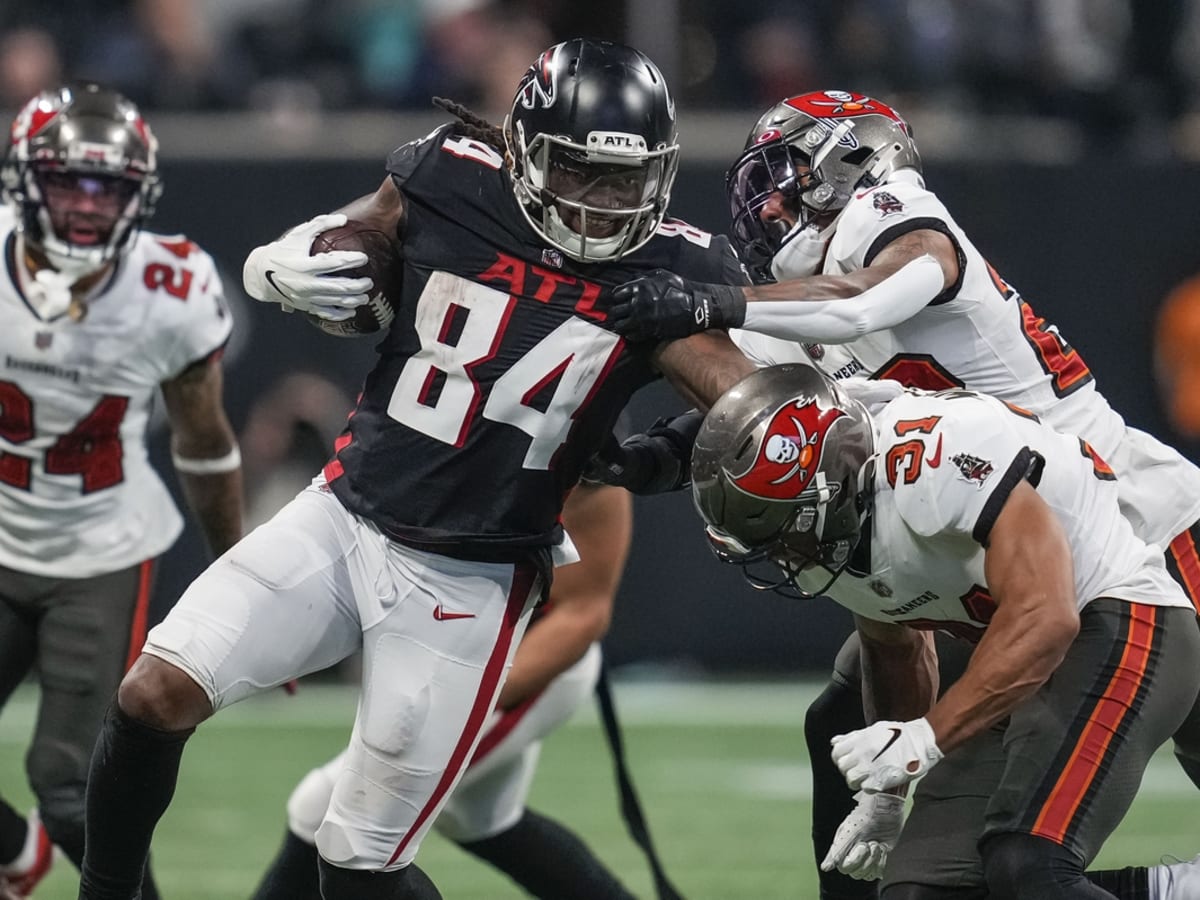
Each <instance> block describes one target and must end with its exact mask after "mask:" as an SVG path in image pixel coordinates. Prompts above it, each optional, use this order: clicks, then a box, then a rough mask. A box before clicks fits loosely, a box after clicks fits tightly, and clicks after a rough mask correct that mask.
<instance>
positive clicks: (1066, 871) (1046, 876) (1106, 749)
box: [692, 365, 1200, 900]
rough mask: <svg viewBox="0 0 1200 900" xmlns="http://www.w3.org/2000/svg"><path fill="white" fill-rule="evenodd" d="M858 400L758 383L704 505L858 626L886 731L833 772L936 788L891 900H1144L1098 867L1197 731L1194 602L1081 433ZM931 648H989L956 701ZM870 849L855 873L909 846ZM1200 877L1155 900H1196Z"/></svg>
mask: <svg viewBox="0 0 1200 900" xmlns="http://www.w3.org/2000/svg"><path fill="white" fill-rule="evenodd" d="M842 384H843V386H844V388H845V390H843V389H842V387H839V386H838V384H837V383H835V382H834V381H832V380H831V379H829V378H827V377H825V376H824V375H822V374H821V373H819V372H818V371H817V370H816V369H814V368H812V367H811V366H807V365H781V366H773V367H768V368H764V369H760V370H759V371H758V372H756V373H754V374H753V375H751V376H750V377H748V378H745V379H743V380H742V381H741V382H739V383H738V384H737V385H736V386H735V387H734V388H733V389H732V390H730V391H729V392H728V393H727V394H726V395H725V396H724V397H723V398H721V399H720V400H719V401H718V402H717V403H715V404H714V405H713V407H712V409H711V410H710V411H709V413H708V416H707V417H706V418H705V421H704V424H703V425H702V426H701V428H700V431H699V434H698V435H697V438H696V445H695V452H694V456H693V465H692V478H693V496H694V499H695V502H696V507H697V509H698V510H699V511H700V514H701V515H702V516H703V517H704V520H705V522H706V523H707V525H708V535H709V537H710V540H711V542H712V546H713V548H714V550H715V551H716V553H717V555H718V556H719V557H721V558H722V559H724V560H725V561H727V562H732V563H736V564H739V565H743V566H747V565H750V564H753V563H755V562H759V561H762V562H767V563H769V564H770V565H771V566H772V568H774V569H775V570H776V571H777V572H779V571H780V570H782V571H781V574H780V575H779V577H777V578H776V579H775V582H776V583H777V584H779V585H780V586H783V585H784V584H786V586H787V587H789V588H790V589H792V590H794V592H795V593H796V594H797V595H799V596H800V597H802V598H805V599H811V598H813V597H815V596H817V595H825V596H829V597H832V598H833V599H834V600H836V601H837V602H838V603H840V604H842V605H843V606H846V607H847V608H849V609H851V610H852V611H853V612H854V614H855V619H856V622H857V626H858V632H859V635H860V637H861V640H862V658H863V673H864V674H863V688H864V705H865V707H866V708H867V710H868V713H869V718H870V719H871V720H872V724H870V725H868V726H866V727H865V728H862V729H859V730H855V731H852V732H850V733H847V734H841V735H837V736H835V737H834V738H833V760H834V762H835V763H836V765H837V767H838V768H839V770H840V771H841V773H842V774H843V775H844V776H845V777H846V781H847V783H848V784H849V786H850V788H852V789H854V790H860V791H861V792H862V794H861V797H862V798H863V802H864V803H872V804H874V803H876V802H881V801H883V800H885V799H886V800H890V801H892V802H893V804H894V805H897V806H898V805H901V801H900V799H899V798H898V797H886V795H885V794H884V792H889V791H897V790H901V789H903V788H904V787H905V786H906V785H907V784H908V783H909V782H912V781H914V780H915V779H917V778H921V776H925V777H924V779H923V780H922V781H921V783H920V786H919V787H918V788H917V791H916V793H915V796H914V802H913V807H912V811H911V814H910V815H909V818H908V820H907V822H905V823H904V829H903V831H902V832H901V833H900V836H899V841H898V842H897V843H896V845H895V851H894V853H892V854H891V855H890V857H889V858H888V865H887V868H886V870H885V871H884V873H883V876H884V881H883V897H884V898H886V900H896V898H911V900H915V898H930V897H950V896H955V897H978V896H982V894H981V893H980V891H981V890H982V889H984V888H986V890H987V892H988V893H987V895H988V896H989V897H996V898H1049V897H1063V898H1066V897H1079V898H1084V897H1088V898H1091V897H1096V898H1099V897H1110V898H1111V897H1113V896H1119V897H1124V898H1130V900H1132V898H1144V897H1146V896H1147V894H1146V893H1145V889H1146V885H1145V883H1144V880H1143V882H1142V883H1141V884H1137V883H1136V882H1134V883H1132V884H1131V883H1129V882H1128V881H1127V882H1124V883H1123V882H1120V881H1119V878H1120V877H1121V876H1122V874H1123V873H1102V875H1101V876H1100V877H1101V880H1102V881H1103V883H1104V884H1105V887H1104V888H1101V887H1099V886H1098V885H1097V884H1096V883H1094V882H1093V881H1089V879H1088V878H1087V877H1086V876H1085V875H1084V873H1083V869H1084V866H1086V864H1087V863H1088V862H1090V861H1091V860H1092V859H1093V858H1095V855H1096V853H1097V852H1098V851H1099V849H1100V847H1101V845H1102V844H1103V842H1104V840H1105V839H1106V838H1107V836H1108V835H1109V834H1110V833H1111V832H1112V831H1113V829H1115V828H1116V826H1117V824H1118V823H1119V822H1120V820H1121V818H1122V817H1123V815H1124V814H1125V812H1126V810H1127V809H1128V807H1129V805H1130V803H1131V802H1132V800H1133V797H1134V795H1135V793H1136V791H1137V787H1138V784H1139V783H1140V781H1141V777H1142V773H1143V771H1144V770H1145V767H1146V765H1147V763H1148V762H1149V760H1150V757H1151V756H1152V755H1153V753H1154V751H1155V750H1156V749H1157V748H1158V747H1159V745H1161V744H1162V743H1163V742H1164V741H1166V740H1167V739H1168V738H1170V737H1171V736H1172V735H1175V734H1178V733H1180V731H1181V728H1180V726H1181V725H1183V724H1184V723H1188V724H1189V725H1190V726H1191V728H1192V733H1193V734H1195V733H1196V731H1195V729H1196V727H1197V721H1196V720H1197V719H1198V718H1200V699H1198V697H1200V622H1198V621H1197V618H1196V615H1195V609H1194V607H1193V606H1192V604H1191V601H1190V599H1189V598H1188V597H1187V596H1186V595H1185V594H1184V592H1183V590H1182V589H1181V588H1180V587H1179V585H1178V584H1177V583H1176V582H1175V581H1173V580H1172V578H1171V576H1170V575H1169V574H1168V573H1167V570H1166V568H1165V566H1164V565H1163V561H1162V557H1161V554H1160V553H1159V550H1158V548H1156V547H1152V546H1150V545H1147V544H1146V543H1144V542H1143V541H1141V540H1140V539H1138V537H1137V536H1136V535H1135V534H1134V532H1133V528H1132V526H1131V525H1130V523H1129V521H1128V520H1127V519H1126V518H1125V517H1124V516H1123V515H1122V513H1121V509H1120V506H1119V503H1118V488H1117V480H1116V477H1115V476H1114V474H1113V471H1112V469H1111V468H1110V467H1109V466H1108V465H1107V463H1106V462H1105V461H1104V460H1103V458H1102V457H1101V456H1100V455H1099V454H1097V453H1096V451H1095V450H1094V449H1093V448H1092V447H1091V446H1090V445H1089V444H1088V443H1087V442H1086V441H1085V440H1083V439H1082V438H1079V437H1076V436H1074V435H1067V434H1063V433H1061V432H1058V431H1055V430H1054V429H1052V428H1050V427H1048V426H1046V425H1045V424H1043V423H1041V422H1039V421H1038V420H1037V417H1036V416H1034V415H1033V414H1032V413H1030V412H1028V411H1026V410H1023V409H1019V408H1017V407H1014V406H1012V405H1010V404H1006V403H1004V402H1003V401H1000V400H997V399H995V398H992V397H988V396H985V395H982V394H976V393H972V392H968V391H964V390H960V389H956V390H949V391H943V392H939V393H928V392H924V391H913V390H908V389H905V388H903V387H901V386H900V385H899V384H897V383H896V382H893V381H880V382H869V381H865V380H862V379H857V380H851V381H847V382H843V383H842ZM855 398H858V399H855ZM868 407H869V410H870V411H869V412H868ZM933 629H938V630H943V631H947V632H950V633H952V634H954V635H955V636H957V637H959V638H961V639H964V640H966V641H968V642H971V643H972V644H974V651H973V652H972V654H971V656H970V660H969V662H968V664H967V666H966V669H965V671H964V673H963V674H962V676H961V677H960V678H959V679H958V680H957V681H956V682H955V683H954V684H953V685H952V686H950V687H949V688H948V689H947V690H946V691H945V693H944V694H942V696H941V697H940V698H938V697H937V696H936V691H937V680H938V675H937V661H936V659H935V657H934V654H933V651H932V645H931V643H930V642H929V641H928V640H927V638H928V636H929V635H928V632H929V631H930V630H933ZM1191 749H1192V750H1197V749H1200V748H1197V747H1192V748H1191ZM927 773H928V774H927ZM897 827H898V817H897ZM869 836H870V838H871V839H865V838H864V837H863V835H862V834H861V833H860V835H858V838H859V840H858V841H857V843H858V844H859V845H860V846H858V847H856V848H855V849H856V850H857V851H858V852H857V854H856V856H857V857H858V858H857V859H856V860H854V865H855V866H857V865H864V864H865V865H864V867H865V868H867V869H870V868H873V866H872V865H871V863H872V857H873V855H874V854H875V853H876V852H877V851H878V850H879V849H880V848H879V847H878V846H876V845H877V844H880V843H882V844H883V845H885V850H886V845H888V844H890V843H891V842H892V841H893V840H894V839H895V836H894V834H889V835H885V834H882V833H881V832H880V831H879V830H874V832H873V833H870V834H869ZM841 837H842V835H839V838H841ZM852 843H854V842H853V841H852ZM842 849H843V850H845V849H848V848H847V847H843V848H842ZM1197 860H1198V862H1194V863H1192V864H1188V863H1183V864H1180V865H1179V866H1178V867H1170V868H1169V869H1168V867H1162V868H1163V870H1164V876H1163V877H1164V880H1163V882H1162V883H1160V884H1156V885H1154V886H1153V887H1152V888H1151V893H1150V896H1154V897H1156V900H1167V898H1173V900H1183V898H1187V897H1195V896H1197V895H1196V893H1194V892H1195V890H1196V889H1197V888H1200V857H1198V858H1197ZM1124 874H1128V873H1124ZM1104 879H1108V880H1104ZM1167 888H1170V889H1167Z"/></svg>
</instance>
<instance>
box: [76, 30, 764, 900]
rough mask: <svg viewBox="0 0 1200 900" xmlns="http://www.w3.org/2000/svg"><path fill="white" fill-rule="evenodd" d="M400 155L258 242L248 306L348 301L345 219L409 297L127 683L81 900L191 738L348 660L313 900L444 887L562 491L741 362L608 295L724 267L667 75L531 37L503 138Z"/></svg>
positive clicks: (589, 45)
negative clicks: (460, 787)
mask: <svg viewBox="0 0 1200 900" xmlns="http://www.w3.org/2000/svg"><path fill="white" fill-rule="evenodd" d="M461 115H465V116H466V119H464V120H463V121H460V122H458V123H451V124H448V125H444V126H442V127H440V128H438V129H437V130H435V131H434V132H433V133H431V134H430V135H428V136H426V137H424V138H421V139H420V140H416V141H413V142H411V143H408V144H405V145H404V146H402V147H400V148H399V149H398V150H396V151H395V152H393V153H392V155H391V157H390V158H389V160H388V166H387V168H388V176H387V178H386V179H385V180H384V182H383V184H382V185H381V186H380V188H379V189H378V190H377V191H376V193H375V194H373V195H370V196H368V197H365V198H362V199H361V200H359V201H355V202H354V203H351V204H349V205H348V206H347V207H345V208H344V209H343V210H342V211H341V214H338V215H333V216H325V217H319V218H318V219H316V220H314V221H312V222H309V223H305V224H304V225H301V226H298V227H297V228H295V229H293V230H292V231H290V232H289V233H288V234H286V235H285V236H284V237H282V238H281V239H279V240H277V241H274V242H272V243H270V244H267V245H265V246H263V247H260V248H257V249H256V250H254V251H253V252H252V253H251V254H250V256H249V258H248V259H247V261H246V266H245V271H244V279H245V282H246V287H247V290H248V291H249V293H250V294H251V295H252V296H254V297H256V298H259V299H262V300H264V301H267V302H274V303H280V304H286V305H288V306H290V307H292V308H295V309H299V310H301V311H303V312H309V313H313V314H316V315H320V316H325V317H327V318H346V317H347V316H348V315H350V314H352V312H353V309H354V308H355V307H356V306H358V305H360V304H362V303H364V302H366V299H367V298H366V291H368V290H370V289H371V287H372V285H371V284H370V279H369V278H368V279H359V278H347V277H343V276H338V275H337V274H336V273H337V271H338V270H339V269H343V268H353V267H355V266H359V265H361V264H362V263H363V262H364V261H365V259H364V254H361V253H357V252H354V251H333V252H331V253H330V254H329V255H325V254H317V255H316V256H310V255H309V252H308V251H309V248H310V245H311V243H312V239H313V237H314V236H315V235H316V234H318V233H320V232H321V231H323V230H326V229H328V228H330V227H334V226H335V225H340V224H342V223H343V222H344V221H345V218H346V217H349V218H352V219H354V220H357V221H362V222H366V223H370V224H374V225H376V226H377V227H380V228H381V229H383V230H384V231H385V232H386V233H389V234H395V235H396V238H397V240H398V241H399V243H400V245H401V248H402V252H403V261H402V264H403V278H402V279H401V283H402V285H403V288H402V296H401V297H400V299H399V302H398V303H397V304H396V305H397V307H398V311H397V315H396V317H395V319H394V320H393V321H392V323H391V325H390V326H389V330H388V332H387V334H386V336H385V337H384V338H383V340H382V342H381V343H380V345H379V348H378V350H379V354H380V355H379V360H378V362H377V364H376V366H375V368H374V369H373V370H372V372H371V373H370V374H369V375H368V377H367V379H366V383H365V386H364V389H363V393H362V396H361V399H360V401H359V404H358V407H357V409H356V410H355V412H354V414H353V415H352V416H351V418H350V421H349V423H348V425H347V429H346V431H345V432H344V433H343V434H342V436H341V437H340V438H339V439H338V441H337V442H336V447H335V451H336V455H335V457H334V459H333V460H331V461H330V463H329V464H328V465H327V466H326V467H325V469H324V471H323V473H322V474H321V475H320V477H318V478H317V479H316V480H315V481H314V483H313V484H312V486H311V487H310V488H309V489H307V490H305V491H304V492H302V493H301V494H300V496H298V497H297V498H296V499H295V500H294V501H292V502H291V503H290V504H289V505H288V506H286V507H284V509H283V510H282V511H281V512H280V513H279V514H278V515H277V516H276V517H275V518H274V519H272V520H271V521H270V522H268V523H267V524H266V525H264V526H261V527H260V528H258V529H256V530H255V531H254V532H252V533H251V534H250V535H249V536H248V537H247V538H246V539H245V540H243V541H242V542H241V543H239V544H238V546H237V547H236V548H235V549H234V550H233V551H231V552H230V553H229V554H227V555H226V556H225V557H224V558H223V559H221V560H219V561H218V562H217V563H216V564H214V565H213V566H212V567H210V568H209V569H208V571H207V572H205V573H204V574H203V575H201V577H200V578H199V579H198V580H197V581H196V582H195V583H194V584H193V585H192V586H191V587H190V588H189V589H188V591H187V592H186V593H185V594H184V596H183V598H182V599H181V600H180V602H179V604H178V605H177V606H176V607H175V608H174V610H172V612H171V614H170V615H169V616H168V617H167V619H166V621H165V622H164V623H163V624H162V625H160V626H159V627H158V628H156V629H155V630H154V631H153V632H152V633H151V635H150V637H149V639H148V642H147V645H146V649H145V651H144V652H143V654H142V656H141V658H140V659H139V660H138V662H137V663H136V664H135V665H134V667H133V669H132V670H131V671H130V673H129V675H128V676H126V678H125V680H124V681H123V682H122V685H121V689H120V692H119V696H118V702H117V703H116V704H115V705H114V706H113V707H112V708H111V710H110V712H109V714H108V717H107V719H106V723H105V727H104V730H103V732H102V734H101V737H100V740H99V742H98V745H97V751H96V754H95V757H94V760H93V766H92V770H91V777H90V780H89V789H88V802H87V813H88V829H87V855H86V858H85V860H84V867H83V879H82V886H81V891H80V896H81V898H86V900H112V898H123V900H131V898H133V897H134V896H135V895H136V891H137V884H138V881H139V878H140V872H141V869H142V866H143V864H144V862H145V858H146V854H147V851H148V848H149V844H150V838H151V834H152V832H153V828H154V825H155V823H156V822H157V820H158V818H159V817H160V816H161V814H162V812H163V810H165V808H166V806H167V804H168V803H169V800H170V796H171V792H172V790H173V788H174V784H175V779H176V777H177V773H178V766H179V760H180V755H181V754H182V750H183V745H184V742H185V741H186V739H187V737H188V736H189V735H190V734H191V731H192V729H193V728H194V727H195V726H196V725H197V724H198V723H199V722H201V721H202V720H204V719H205V718H207V717H208V716H209V715H211V714H212V713H213V712H214V711H215V710H217V709H220V708H221V707H223V706H227V705H229V704H231V703H234V702H236V701H237V700H239V699H241V698H243V697H245V696H248V695H249V694H252V693H255V692H256V691H260V690H262V689H264V688H267V687H270V686H272V685H277V684H281V683H283V682H285V681H287V680H288V679H290V678H293V677H295V676H297V675H301V674H304V673H306V672H311V671H314V670H316V669H321V668H324V667H326V666H328V665H331V664H332V663H335V662H337V661H338V660H340V659H342V658H344V657H346V656H347V655H349V654H350V653H352V652H353V651H355V650H357V649H359V648H360V647H361V649H362V651H363V657H364V671H363V689H362V699H361V702H360V705H359V710H358V718H357V721H356V724H355V728H354V732H353V735H352V737H351V740H350V747H349V749H348V751H347V756H346V764H345V766H344V767H343V768H342V771H341V774H340V775H339V776H338V778H337V782H336V784H335V786H334V789H333V795H332V798H331V800H330V803H329V807H328V810H327V811H326V813H325V816H324V820H323V822H322V823H321V826H320V827H319V828H318V829H317V833H316V842H317V847H318V850H319V851H320V856H321V861H320V872H321V889H322V892H323V894H324V896H325V897H327V898H354V900H369V898H373V897H386V898H396V897H402V898H427V897H437V896H439V894H438V892H437V889H436V888H435V887H434V886H433V885H432V883H431V882H430V881H429V879H428V878H427V877H426V876H425V875H424V873H422V872H421V871H420V869H418V868H417V867H416V866H414V865H412V862H413V859H414V858H415V857H416V855H417V848H418V847H419V845H420V843H421V840H422V838H423V837H424V835H425V834H426V832H427V831H428V829H429V828H430V827H431V825H432V823H433V821H434V819H435V818H436V817H437V814H438V812H439V811H440V809H441V808H442V806H443V805H444V804H445V802H446V801H447V799H448V798H449V796H450V794H451V791H452V790H453V788H454V786H455V784H456V783H457V781H458V779H459V778H460V776H461V775H462V774H463V772H464V770H465V768H466V766H467V763H468V762H469V760H470V759H471V756H472V754H473V753H474V751H475V748H476V746H477V744H478V742H479V740H480V738H481V735H482V734H483V727H484V725H485V724H486V722H487V719H488V716H489V715H490V713H491V710H492V709H493V708H494V706H495V702H496V698H497V696H498V694H499V692H500V691H501V689H502V687H503V685H504V680H505V676H506V673H507V670H508V668H509V666H510V664H511V661H512V656H513V653H514V651H515V650H516V647H517V645H518V643H519V642H520V640H521V637H522V635H523V633H524V631H525V627H526V625H527V623H528V621H529V618H530V614H531V612H532V610H533V608H534V607H535V606H536V605H537V603H538V602H539V601H540V600H541V599H543V598H544V596H545V594H546V591H547V588H548V585H549V579H550V573H551V567H552V561H553V560H554V559H555V558H557V559H558V560H560V561H566V560H568V559H570V558H572V552H571V547H570V544H569V540H568V539H566V538H565V537H564V535H563V531H562V527H561V524H560V522H559V515H560V512H561V510H562V503H563V499H564V497H565V495H566V494H567V492H568V491H569V490H570V488H572V487H573V486H574V485H575V483H576V482H577V481H578V479H579V476H580V473H581V471H582V469H583V467H584V464H585V462H586V461H587V459H588V457H589V456H590V455H591V454H592V453H593V451H594V450H595V448H597V447H599V446H600V445H601V442H602V438H603V437H604V436H606V435H608V434H610V433H611V431H612V427H613V424H614V422H615V421H616V418H617V416H618V415H619V413H620V411H621V409H622V408H623V407H624V406H625V404H626V403H627V401H628V400H629V397H630V395H631V394H632V393H633V392H634V391H635V390H636V389H637V388H639V387H640V386H642V385H644V384H646V383H648V382H650V381H651V380H653V379H654V378H656V377H657V376H658V374H659V372H660V371H662V372H665V373H667V374H668V375H670V376H671V377H672V378H674V379H676V380H677V381H678V383H680V384H681V385H682V387H683V388H684V389H685V391H686V392H687V394H688V396H689V399H693V400H695V401H700V402H702V401H705V400H708V401H711V400H713V399H715V397H716V396H717V395H718V393H719V392H718V391H717V390H715V388H714V386H715V385H716V384H717V383H718V382H723V381H724V380H725V379H726V378H729V377H734V378H736V377H739V376H740V375H742V374H744V373H747V372H749V371H751V370H752V369H753V364H752V363H750V362H749V361H748V360H747V359H746V358H745V357H744V356H743V355H742V354H741V353H740V352H739V351H738V350H737V349H736V348H735V347H734V346H733V345H732V343H731V342H730V341H729V340H728V337H727V336H725V335H721V334H716V335H699V336H697V337H698V338H701V339H702V342H701V343H697V342H696V338H693V339H691V340H688V341H680V342H676V343H674V344H670V345H668V346H666V347H665V348H664V349H662V350H661V351H659V350H657V349H656V348H653V347H650V346H649V345H646V344H641V345H631V344H629V343H627V342H626V341H624V340H623V339H622V338H621V337H620V336H619V335H617V334H615V333H614V332H613V331H612V330H611V328H610V327H609V325H608V314H609V305H610V302H611V291H610V288H611V287H612V286H613V285H616V284H619V283H621V282H624V281H628V280H630V279H631V278H633V277H636V276H637V275H638V274H643V273H646V272H649V271H653V270H655V269H657V268H668V269H672V270H675V269H678V270H679V271H683V272H687V273H688V274H690V275H692V276H694V277H697V278H699V279H703V280H710V281H725V280H730V279H735V280H740V279H741V276H740V274H739V273H740V265H739V263H738V261H737V258H736V256H735V255H734V253H733V252H732V250H731V248H730V247H729V245H728V242H727V241H725V240H724V239H720V238H714V237H712V236H711V235H709V234H707V233H705V232H702V231H700V230H698V229H695V228H692V227H691V226H689V225H687V224H685V223H683V222H678V221H675V220H671V219H668V218H667V217H666V212H667V200H668V197H669V195H670V190H671V186H672V183H673V181H674V176H675V170H676V161H677V154H678V145H677V143H676V138H675V108H674V103H673V102H672V100H671V97H670V94H669V93H668V91H667V87H666V85H665V83H664V82H663V78H662V74H661V73H660V72H659V71H658V69H657V68H656V67H655V66H654V64H653V63H652V62H651V61H650V60H649V59H647V58H646V57H645V56H644V55H643V54H641V53H640V52H638V51H636V50H633V49H631V48H628V47H623V46H620V45H615V44H610V43H606V42H598V41H590V40H572V41H567V42H565V43H563V44H558V45H555V46H554V47H551V48H549V49H548V50H546V51H545V52H544V53H543V54H542V55H541V56H540V57H539V58H538V59H537V60H536V61H535V62H534V64H533V65H532V66H531V67H530V69H529V70H528V72H527V73H526V75H525V76H524V78H523V79H522V81H521V83H520V85H519V87H518V90H517V92H516V96H515V97H514V100H513V106H512V111H511V113H510V115H509V117H508V119H507V121H506V123H505V128H504V129H503V130H501V129H498V128H494V127H492V126H489V125H488V124H487V123H486V122H482V121H481V120H478V119H476V118H475V117H474V116H471V115H470V114H467V113H465V111H462V113H461Z"/></svg>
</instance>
